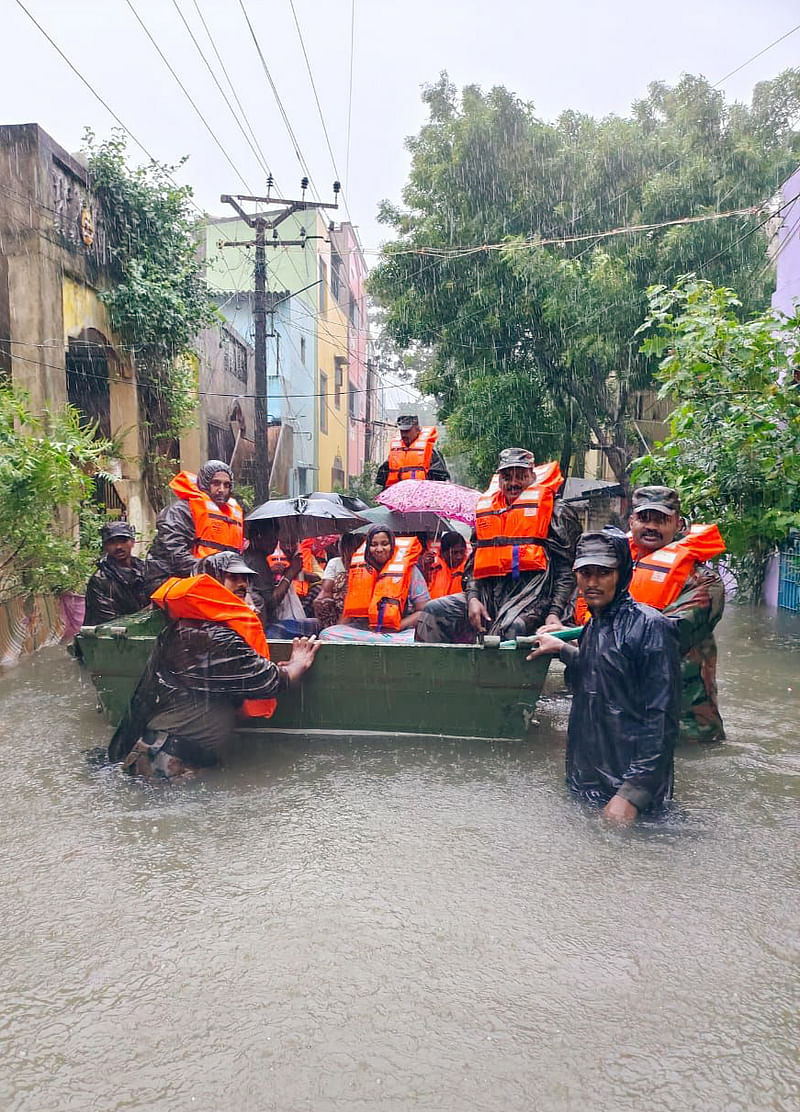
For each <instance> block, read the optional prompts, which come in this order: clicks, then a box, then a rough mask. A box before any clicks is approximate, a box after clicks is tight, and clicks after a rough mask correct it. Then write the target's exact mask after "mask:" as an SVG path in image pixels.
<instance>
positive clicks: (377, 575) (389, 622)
mask: <svg viewBox="0 0 800 1112" xmlns="http://www.w3.org/2000/svg"><path fill="white" fill-rule="evenodd" d="M420 547H421V546H420V542H419V541H418V540H417V538H416V537H395V535H394V533H392V531H391V530H390V529H387V528H386V527H385V526H384V525H373V526H372V528H371V529H369V530H368V532H367V538H366V541H365V543H364V546H363V547H362V548H359V549H358V551H357V552H355V553H354V555H353V556H352V558H351V560H350V572H349V575H348V580H347V594H346V595H345V599H344V609H343V611H342V621H343V622H344V623H345V624H347V625H358V626H360V627H362V628H364V629H366V628H369V629H372V630H376V631H377V632H379V633H397V632H400V631H401V630H405V629H410V628H411V627H412V626H414V625H416V623H417V620H418V619H419V616H420V613H421V611H422V608H423V607H424V606H425V604H426V603H427V602H428V601H429V600H430V597H431V596H430V594H429V593H428V588H427V585H426V583H425V580H424V578H423V575H422V572H421V571H420V570H419V568H418V567H417V560H418V559H419V554H420ZM333 628H336V627H333Z"/></svg>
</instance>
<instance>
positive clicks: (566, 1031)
mask: <svg viewBox="0 0 800 1112" xmlns="http://www.w3.org/2000/svg"><path fill="white" fill-rule="evenodd" d="M720 647H721V651H720V671H721V691H722V704H723V713H724V717H725V721H726V724H727V727H728V730H729V735H730V737H729V741H728V742H727V744H726V745H724V746H722V747H719V748H714V749H707V750H699V751H698V750H691V751H686V750H682V751H681V752H680V753H679V756H678V761H677V769H676V798H677V805H676V807H675V809H674V812H673V814H672V816H671V817H670V819H669V820H668V821H665V822H661V823H657V824H653V825H650V826H642V827H640V828H638V829H635V830H633V831H630V832H627V833H619V832H613V831H610V830H607V829H604V828H602V827H601V826H600V825H599V823H598V821H597V818H596V816H595V815H593V814H588V813H586V812H585V811H584V810H582V809H581V808H580V807H579V806H577V805H575V804H574V803H572V802H571V801H570V800H569V799H568V798H567V796H566V794H565V791H564V788H563V786H562V781H563V747H564V726H565V721H566V713H567V708H568V704H567V700H566V699H565V697H564V696H563V694H559V693H558V691H557V690H554V693H553V694H552V695H550V696H549V697H548V698H546V699H545V700H544V701H543V702H542V704H540V710H541V712H540V719H541V725H540V728H539V730H538V732H537V734H536V737H535V739H534V741H533V742H532V743H530V744H526V745H522V744H519V743H507V742H504V743H496V744H489V743H476V742H468V743H450V742H446V743H445V742H434V741H424V742H420V741H416V742H409V741H408V740H403V739H398V740H397V741H396V742H395V741H392V740H389V739H385V738H384V739H380V740H377V739H376V740H375V741H372V742H371V741H369V740H365V739H363V738H359V739H357V740H351V739H347V738H345V739H337V740H325V741H320V740H319V739H316V738H315V739H308V740H302V739H297V738H293V739H291V740H288V739H284V740H283V741H271V742H270V743H263V742H258V743H255V744H254V745H253V746H252V747H251V748H250V751H249V752H247V753H243V754H242V756H241V757H240V758H237V760H236V762H235V763H234V764H232V765H230V766H229V767H228V768H226V769H224V770H222V771H219V772H217V773H214V774H212V775H209V776H207V777H206V778H205V779H204V780H203V781H202V782H200V783H195V784H192V785H185V786H181V787H176V786H161V787H142V786H140V785H137V784H135V783H131V782H130V781H128V780H126V779H124V778H123V777H122V776H120V775H119V773H118V772H117V771H116V769H113V768H109V767H97V766H95V765H93V764H92V763H91V762H90V761H88V760H87V757H86V751H87V750H89V749H91V748H92V747H93V746H97V745H101V744H102V743H103V742H104V741H105V740H106V739H107V738H108V735H109V732H110V731H109V730H108V728H107V726H106V725H105V724H104V722H103V720H102V719H101V718H100V716H99V715H97V713H96V712H95V710H94V696H93V691H92V689H91V687H90V686H88V685H87V683H86V682H85V680H82V679H81V677H80V673H79V671H78V668H77V666H76V665H75V664H74V663H73V662H72V661H70V660H69V659H68V658H66V656H65V655H64V654H63V652H62V651H61V650H55V649H53V650H45V651H43V652H41V653H40V654H38V655H37V656H36V657H35V658H32V659H29V660H27V661H26V662H24V663H23V664H22V665H20V666H19V667H17V668H16V669H15V670H13V671H11V672H9V673H6V674H5V675H4V676H2V677H0V698H1V699H2V710H3V714H2V721H3V732H4V740H3V742H2V745H0V761H1V762H2V782H3V796H4V805H3V808H2V812H1V813H0V838H1V839H2V842H1V843H0V844H1V847H2V852H0V885H2V891H3V901H2V913H1V914H0V952H2V956H3V974H2V981H1V982H0V995H1V996H2V1008H0V1044H1V1045H2V1059H0V1108H2V1109H3V1110H4V1112H13V1110H25V1112H28V1110H31V1112H33V1110H42V1112H63V1110H75V1112H86V1110H98V1112H115V1110H123V1109H124V1110H131V1109H146V1110H148V1112H149V1110H162V1109H163V1110H164V1112H166V1110H169V1112H183V1110H184V1109H186V1110H188V1109H202V1110H217V1109H225V1110H228V1109H231V1110H237V1112H238V1110H251V1109H252V1110H259V1112H260V1110H265V1109H270V1110H271V1109H275V1110H279V1112H295V1110H301V1109H313V1110H315V1112H329V1110H344V1109H347V1110H351V1109H364V1110H369V1112H375V1110H378V1112H383V1110H386V1112H390V1110H395V1109H397V1110H400V1109H426V1110H427V1109H431V1110H436V1112H471V1110H476V1112H477V1110H480V1112H494V1110H497V1112H531V1110H535V1112H550V1110H576V1112H584V1110H588V1109H599V1110H606V1109H608V1110H611V1109H613V1110H614V1112H626V1110H631V1112H634V1110H635V1112H641V1110H643V1109H647V1110H648V1112H659V1110H662V1109H664V1110H667V1109H668V1110H680V1112H684V1110H694V1109H702V1110H703V1112H735V1110H740V1109H741V1110H742V1112H745V1110H746V1112H752V1110H767V1109H781V1110H786V1112H789V1110H790V1109H791V1110H792V1112H795V1110H796V1108H797V1107H798V1104H797V1100H798V1089H797V1069H796V1050H797V1034H798V1032H797V1028H796V1025H795V1024H796V1015H797V1003H798V998H797V992H796V984H797V982H796V980H795V968H796V967H795V966H794V962H795V960H796V957H797V950H796V941H797V940H796V933H795V932H796V926H797V906H798V905H797V871H796V870H797V858H796V839H797V832H798V828H797V821H796V820H797V785H798V773H800V760H798V733H799V732H800V731H799V729H798V727H800V697H799V696H800V668H799V667H798V662H799V661H800V621H798V620H797V619H796V618H793V617H792V616H789V615H783V616H781V617H780V618H777V619H776V618H774V617H769V616H767V615H766V614H764V613H761V612H754V611H746V610H735V609H731V610H730V611H729V613H728V614H727V615H726V617H725V619H724V621H723V624H722V627H721V629H720ZM321 651H323V652H324V651H325V650H324V648H323V649H322V650H321ZM553 686H554V689H556V688H557V686H558V685H557V683H554V685H553Z"/></svg>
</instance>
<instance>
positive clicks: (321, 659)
mask: <svg viewBox="0 0 800 1112" xmlns="http://www.w3.org/2000/svg"><path fill="white" fill-rule="evenodd" d="M163 624H164V618H163V616H162V615H161V614H160V613H159V612H157V611H144V612H142V613H141V614H135V615H133V616H131V617H129V618H125V619H121V620H119V621H116V622H110V623H108V624H106V625H102V626H96V627H86V626H85V627H84V628H83V629H82V630H81V631H80V633H79V634H78V635H77V637H76V642H77V647H78V651H79V655H80V656H81V657H82V658H83V660H84V662H85V664H86V666H87V668H88V670H89V674H90V675H91V678H92V682H93V683H94V685H95V687H96V688H97V692H98V695H99V698H100V703H101V705H102V708H103V711H104V712H105V714H106V717H107V718H108V720H109V721H110V722H111V723H112V724H113V725H116V724H117V723H118V722H119V721H120V719H121V717H122V715H123V713H124V712H125V708H126V707H127V705H128V702H129V700H130V698H131V695H132V694H133V692H134V690H135V688H136V684H137V683H138V680H139V677H140V676H141V674H142V671H143V670H144V666H145V663H146V661H147V658H148V656H149V654H150V651H151V649H152V647H153V644H154V642H155V638H156V637H157V635H158V632H159V630H160V629H161V628H162V627H163ZM291 648H292V643H291V641H270V653H271V656H272V659H273V660H275V661H281V660H286V659H288V657H289V654H290V653H291ZM526 652H527V649H523V648H520V649H515V648H506V647H503V648H499V649H498V648H494V649H490V648H484V647H482V646H477V645H390V644H387V645H376V644H364V645H359V644H323V646H322V648H321V649H320V651H319V652H318V653H317V656H316V659H315V661H314V667H313V668H312V669H311V670H310V671H309V672H308V673H307V674H306V675H305V676H304V677H303V680H302V682H301V683H300V684H299V685H298V686H297V687H295V688H291V689H290V690H289V691H287V692H284V693H283V694H282V695H281V696H280V698H279V700H278V707H277V710H276V711H275V714H274V715H273V716H272V718H270V719H249V720H248V723H247V730H248V732H252V731H253V730H255V731H256V732H262V731H263V732H264V733H265V734H266V733H273V732H289V731H291V732H294V731H301V732H304V733H312V732H313V733H317V732H323V733H354V732H359V733H371V734H375V733H377V734H421V735H428V736H430V735H433V736H449V737H477V738H523V737H525V735H526V734H527V731H528V728H529V726H530V724H531V721H532V718H533V713H534V710H535V707H536V702H537V699H538V698H539V694H540V692H541V689H542V685H543V683H544V678H545V675H546V673H547V667H548V663H549V659H550V658H549V657H543V658H540V659H538V660H536V661H532V662H530V663H526V661H525V655H526Z"/></svg>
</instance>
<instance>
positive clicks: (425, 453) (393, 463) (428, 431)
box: [386, 425, 439, 487]
mask: <svg viewBox="0 0 800 1112" xmlns="http://www.w3.org/2000/svg"><path fill="white" fill-rule="evenodd" d="M438 435H439V431H438V429H437V428H436V427H435V425H430V426H426V427H425V428H424V429H420V430H419V436H418V437H417V439H416V440H414V441H413V442H412V443H411V444H410V446H409V447H408V448H406V446H405V444H404V443H403V438H402V437H401V436H399V435H398V436H395V437H394V438H393V439H392V443H391V444H390V446H389V477H388V478H387V480H386V486H387V487H390V486H394V484H395V483H399V482H400V481H401V480H403V479H427V477H428V471H429V470H430V466H431V458H432V456H433V446H434V444H435V443H436V438H437V437H438Z"/></svg>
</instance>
